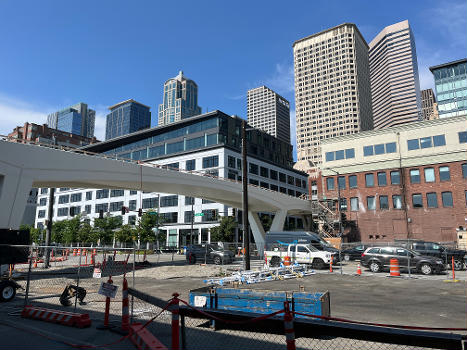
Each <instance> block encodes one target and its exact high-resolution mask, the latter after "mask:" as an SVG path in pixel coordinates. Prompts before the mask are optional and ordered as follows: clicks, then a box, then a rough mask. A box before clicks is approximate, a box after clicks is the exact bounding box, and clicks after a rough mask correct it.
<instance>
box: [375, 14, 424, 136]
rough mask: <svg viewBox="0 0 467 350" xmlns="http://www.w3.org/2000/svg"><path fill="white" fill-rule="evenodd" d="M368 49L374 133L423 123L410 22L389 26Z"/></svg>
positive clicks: (415, 55)
mask: <svg viewBox="0 0 467 350" xmlns="http://www.w3.org/2000/svg"><path fill="white" fill-rule="evenodd" d="M369 46H370V51H369V55H370V81H371V102H372V105H373V122H374V127H375V129H382V128H388V127H391V126H397V125H401V124H405V123H410V122H415V121H418V120H419V119H421V98H420V83H419V80H418V65H417V53H416V51H415V41H414V37H413V33H412V30H411V29H410V26H409V21H407V20H406V21H402V22H399V23H396V24H393V25H390V26H387V27H386V28H384V29H383V30H382V31H381V32H380V33H379V34H378V35H377V36H376V37H375V38H374V39H373V40H372V41H371V42H370V45H369Z"/></svg>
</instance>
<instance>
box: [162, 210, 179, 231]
mask: <svg viewBox="0 0 467 350" xmlns="http://www.w3.org/2000/svg"><path fill="white" fill-rule="evenodd" d="M160 216H161V218H162V220H163V221H164V224H176V223H177V221H178V213H177V212H172V213H160ZM175 231H176V230H175Z"/></svg>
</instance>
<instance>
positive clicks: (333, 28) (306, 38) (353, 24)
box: [292, 23, 368, 47]
mask: <svg viewBox="0 0 467 350" xmlns="http://www.w3.org/2000/svg"><path fill="white" fill-rule="evenodd" d="M343 26H351V27H354V28H355V29H356V31H357V33H358V34H359V35H360V36H361V37H362V39H363V42H364V43H365V45H366V46H367V47H368V43H367V42H366V40H365V38H364V36H363V35H362V33H360V31H359V30H358V27H357V25H356V24H355V23H342V24H339V25H338V26H335V27H332V28H328V29H325V30H322V31H321V32H318V33H315V34H312V35H309V36H307V37H304V38H302V39H299V40H297V41H295V42H294V43H293V44H292V47H294V46H295V44H298V43H299V42H302V41H305V40H308V39H311V38H314V37H316V36H319V35H322V34H324V33H327V32H330V31H332V30H335V29H338V28H340V27H343Z"/></svg>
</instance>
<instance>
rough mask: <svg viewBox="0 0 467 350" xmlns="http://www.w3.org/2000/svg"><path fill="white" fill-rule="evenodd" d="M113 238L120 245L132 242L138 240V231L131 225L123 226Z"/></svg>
mask: <svg viewBox="0 0 467 350" xmlns="http://www.w3.org/2000/svg"><path fill="white" fill-rule="evenodd" d="M115 238H116V239H117V241H119V242H122V243H130V242H134V241H136V240H137V239H138V231H137V229H136V228H134V227H133V226H132V225H123V226H122V227H120V228H119V229H118V230H117V231H116V232H115Z"/></svg>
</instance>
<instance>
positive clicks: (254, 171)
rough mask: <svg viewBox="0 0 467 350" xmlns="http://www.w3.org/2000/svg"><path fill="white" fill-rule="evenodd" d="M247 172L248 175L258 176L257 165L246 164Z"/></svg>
mask: <svg viewBox="0 0 467 350" xmlns="http://www.w3.org/2000/svg"><path fill="white" fill-rule="evenodd" d="M248 172H249V173H250V174H254V175H258V165H257V164H254V163H249V164H248Z"/></svg>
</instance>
